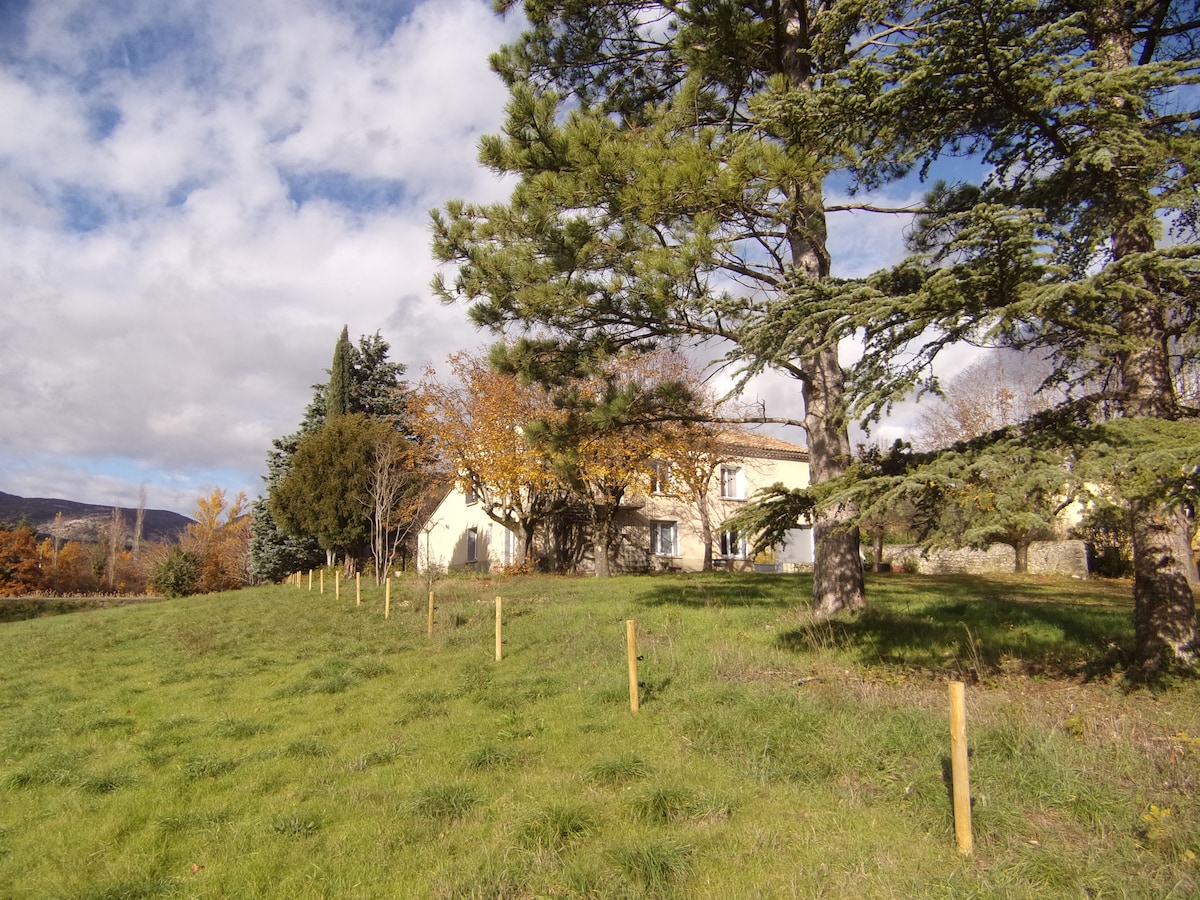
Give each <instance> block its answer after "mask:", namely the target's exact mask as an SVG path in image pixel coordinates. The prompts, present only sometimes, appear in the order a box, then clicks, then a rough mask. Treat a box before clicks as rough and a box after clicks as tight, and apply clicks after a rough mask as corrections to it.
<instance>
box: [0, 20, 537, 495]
mask: <svg viewBox="0 0 1200 900" xmlns="http://www.w3.org/2000/svg"><path fill="white" fill-rule="evenodd" d="M0 19H2V21H0V30H2V31H4V32H5V34H6V38H5V39H4V40H3V42H0V296H2V297H3V300H2V301H0V379H3V383H4V386H5V389H4V391H3V392H2V393H0V418H2V420H3V421H4V422H5V427H4V429H3V431H2V432H0V473H3V478H0V490H6V491H9V492H12V493H20V494H23V495H25V496H65V497H70V498H73V499H79V500H85V501H90V502H99V503H114V504H122V505H132V504H133V503H135V502H136V499H137V494H138V488H139V486H140V485H141V484H143V483H144V484H146V485H147V487H148V492H149V495H150V499H149V502H150V504H151V505H155V506H165V507H167V508H172V509H177V510H179V511H182V512H190V511H191V509H192V508H193V507H194V501H195V498H196V497H197V496H199V495H200V494H201V493H205V492H207V490H209V489H210V488H211V487H212V486H213V485H214V484H220V485H221V486H222V487H224V488H226V489H227V490H228V491H230V492H236V491H238V490H245V491H247V492H248V493H250V494H251V495H253V494H254V493H256V492H258V490H259V488H260V481H259V477H258V476H259V474H260V473H261V472H262V471H263V468H264V465H263V460H264V457H265V455H266V452H267V450H268V449H269V446H270V441H271V439H272V438H273V437H276V436H278V435H281V434H285V433H287V432H289V431H291V430H293V429H294V428H295V426H296V424H297V423H298V421H299V419H300V417H301V415H302V413H303V409H304V406H305V404H306V403H307V402H308V400H309V399H310V397H311V393H312V390H311V386H312V384H314V383H315V382H317V381H320V380H322V379H323V369H324V368H325V367H326V366H327V365H328V364H329V359H328V358H329V356H330V355H331V353H332V348H333V343H334V341H335V339H336V337H337V334H338V332H339V331H340V330H341V326H342V324H343V323H346V324H348V325H349V327H350V330H351V333H352V334H364V333H372V332H374V331H375V330H377V329H379V330H381V331H382V332H383V335H384V337H385V338H387V339H388V340H389V341H390V342H391V344H392V357H393V359H395V360H396V361H398V362H403V363H406V364H407V365H409V367H410V369H411V370H413V371H419V369H420V368H421V367H422V366H424V365H425V364H428V363H434V362H438V361H440V360H441V359H443V358H444V357H445V356H446V354H448V353H449V352H451V351H453V350H454V349H456V348H458V347H461V346H464V345H466V344H474V343H477V342H478V337H477V336H476V335H475V334H474V333H473V330H472V328H471V326H470V325H469V324H468V323H467V322H466V318H465V316H464V315H463V314H462V312H461V311H454V310H446V309H445V308H443V307H442V306H441V305H440V304H438V303H437V302H436V301H435V300H434V299H433V298H432V297H431V295H430V291H429V289H428V283H429V281H430V278H431V277H432V274H433V264H432V261H431V258H430V254H429V239H430V236H429V232H428V226H427V222H428V209H429V208H430V207H432V206H436V205H439V204H441V203H442V202H444V201H445V200H446V199H448V198H450V197H454V196H463V197H468V198H471V199H479V200H487V199H494V198H497V197H499V196H501V195H502V193H503V190H502V187H501V186H500V185H499V184H498V183H496V182H495V180H494V179H492V178H491V177H490V176H489V175H488V174H487V173H486V172H483V171H482V170H480V168H479V167H478V166H477V165H476V163H475V154H476V147H477V143H478V139H479V137H480V136H481V135H482V134H484V133H486V132H488V131H493V130H496V128H497V127H498V126H499V122H500V117H501V111H502V107H503V103H504V99H505V93H504V90H503V87H502V85H501V84H500V83H499V80H498V79H496V78H495V77H494V76H493V75H492V74H491V73H490V72H489V71H488V69H487V56H488V54H489V53H490V52H491V51H493V50H494V49H496V48H497V47H498V46H499V45H500V44H501V43H503V42H504V41H505V40H509V39H511V38H512V37H513V36H514V35H515V34H516V32H517V29H518V28H519V24H520V23H519V22H517V21H515V20H512V19H508V20H505V19H500V18H497V17H495V16H494V15H493V14H492V13H491V11H490V4H489V3H487V2H485V0H425V2H416V3H413V2H400V0H392V2H386V0H379V2H350V3H335V2H332V0H330V2H323V0H307V2H301V3H291V2H283V0H268V2H262V3H254V4H243V3H240V2H233V0H215V2H176V3H171V4H165V5H164V4H125V3H117V2H115V0H113V2H110V0H101V2H96V0H80V2H56V3H53V4H48V3H43V4H30V5H27V6H24V7H19V5H18V6H10V7H9V8H8V10H7V11H5V12H2V13H0Z"/></svg>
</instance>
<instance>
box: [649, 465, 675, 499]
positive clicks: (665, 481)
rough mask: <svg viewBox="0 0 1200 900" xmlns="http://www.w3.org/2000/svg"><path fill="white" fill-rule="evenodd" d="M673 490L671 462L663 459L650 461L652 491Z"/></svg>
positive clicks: (655, 492) (657, 492) (660, 492)
mask: <svg viewBox="0 0 1200 900" xmlns="http://www.w3.org/2000/svg"><path fill="white" fill-rule="evenodd" d="M670 492H671V464H670V463H668V462H665V461H663V460H661V459H653V460H651V461H650V493H652V494H669V493H670Z"/></svg>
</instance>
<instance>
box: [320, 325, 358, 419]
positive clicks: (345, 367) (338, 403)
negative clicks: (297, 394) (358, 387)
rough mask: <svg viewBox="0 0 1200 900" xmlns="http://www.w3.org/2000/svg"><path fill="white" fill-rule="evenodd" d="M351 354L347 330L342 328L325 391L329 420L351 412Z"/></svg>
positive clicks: (344, 327)
mask: <svg viewBox="0 0 1200 900" xmlns="http://www.w3.org/2000/svg"><path fill="white" fill-rule="evenodd" d="M351 352H352V348H351V346H350V333H349V329H348V328H347V327H346V326H342V333H341V335H340V336H339V337H338V340H337V343H336V344H335V345H334V347H333V365H332V366H331V367H330V369H329V386H328V388H327V389H326V391H325V414H326V416H327V417H329V418H331V419H332V418H333V417H334V416H344V415H346V413H348V412H350V411H351V401H350V393H351V387H352V385H353V383H354V371H353V368H352V363H351Z"/></svg>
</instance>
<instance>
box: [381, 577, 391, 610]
mask: <svg viewBox="0 0 1200 900" xmlns="http://www.w3.org/2000/svg"><path fill="white" fill-rule="evenodd" d="M383 584H384V588H383V617H384V618H385V619H387V618H391V615H392V579H391V577H385V578H384V580H383Z"/></svg>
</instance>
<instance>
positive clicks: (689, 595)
mask: <svg viewBox="0 0 1200 900" xmlns="http://www.w3.org/2000/svg"><path fill="white" fill-rule="evenodd" d="M646 581H647V582H648V583H649V584H650V585H651V587H650V588H649V590H648V591H646V592H645V593H644V594H643V595H642V597H641V598H640V602H641V603H643V604H645V605H646V606H683V607H690V608H693V609H703V608H706V607H717V608H719V607H759V608H777V609H794V608H796V607H797V606H801V607H804V606H807V605H808V603H809V602H810V601H811V598H812V576H811V575H791V574H788V575H769V574H756V573H753V572H712V573H703V574H701V573H689V574H685V575H655V576H649V577H646Z"/></svg>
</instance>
